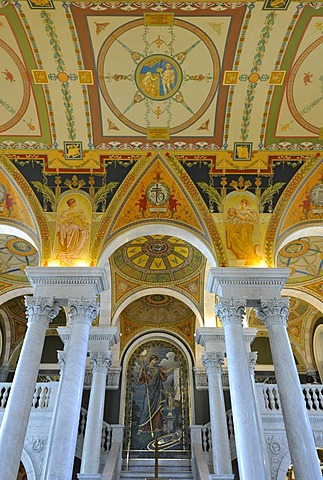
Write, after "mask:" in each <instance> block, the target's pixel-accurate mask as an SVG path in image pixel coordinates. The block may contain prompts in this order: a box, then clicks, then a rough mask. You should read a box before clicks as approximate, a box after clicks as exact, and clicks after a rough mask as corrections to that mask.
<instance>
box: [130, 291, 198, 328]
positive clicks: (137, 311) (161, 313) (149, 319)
mask: <svg viewBox="0 0 323 480" xmlns="http://www.w3.org/2000/svg"><path fill="white" fill-rule="evenodd" d="M122 315H123V316H126V317H128V318H129V319H135V320H136V321H138V320H140V323H142V324H145V325H166V324H167V325H172V324H175V323H178V322H182V321H184V320H187V319H188V318H191V317H192V310H191V309H190V308H189V307H188V306H187V305H185V304H184V303H183V302H181V301H180V300H177V299H176V298H174V297H170V296H168V295H161V294H159V293H158V294H154V295H146V296H145V297H142V298H139V299H138V300H135V301H134V302H132V303H131V304H130V305H128V306H127V307H126V308H125V309H124V310H123V312H122Z"/></svg>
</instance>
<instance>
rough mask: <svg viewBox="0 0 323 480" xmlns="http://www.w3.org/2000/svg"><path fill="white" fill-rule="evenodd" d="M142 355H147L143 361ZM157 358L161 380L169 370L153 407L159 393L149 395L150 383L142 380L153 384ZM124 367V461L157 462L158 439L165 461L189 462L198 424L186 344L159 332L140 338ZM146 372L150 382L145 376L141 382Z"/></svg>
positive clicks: (125, 359) (127, 357) (133, 345)
mask: <svg viewBox="0 0 323 480" xmlns="http://www.w3.org/2000/svg"><path fill="white" fill-rule="evenodd" d="M140 353H143V354H144V355H145V356H144V357H143V356H140ZM154 356H156V357H158V360H157V361H156V362H154V363H155V365H154V369H155V371H156V372H157V370H158V372H159V373H158V375H159V374H160V370H164V372H163V373H164V378H163V379H162V382H161V383H162V389H163V390H161V389H160V390H159V391H158V395H157V394H156V397H157V399H158V401H157V403H153V400H152V397H151V395H153V392H154V391H153V390H152V391H149V389H148V385H147V383H145V381H142V378H148V377H149V379H150V378H151V375H153V374H152V373H151V372H149V370H148V369H146V368H147V367H148V366H149V364H150V363H151V358H152V357H154ZM122 363H123V365H124V367H123V378H122V385H123V392H124V394H123V395H122V399H123V400H122V404H121V405H120V416H121V418H122V421H123V423H124V425H125V429H124V432H125V435H124V442H123V456H124V457H129V458H142V459H154V457H155V451H154V441H155V439H156V438H157V439H158V450H159V458H160V459H176V458H178V459H179V458H190V455H191V451H190V429H189V426H190V424H191V423H193V419H192V415H193V412H194V405H193V397H192V395H191V388H192V385H193V383H192V374H191V371H192V365H191V357H190V354H189V353H188V351H187V349H186V347H185V346H184V344H181V343H180V342H179V341H178V340H177V339H176V337H172V336H171V335H167V334H163V336H161V335H160V334H158V333H157V332H156V333H155V334H151V335H150V336H145V337H141V338H140V339H137V341H135V342H134V343H133V344H132V348H131V349H129V350H128V352H127V354H126V355H125V357H124V359H123V362H122ZM141 367H142V371H143V370H144V369H146V370H145V371H146V375H147V377H141V380H140V379H139V377H138V375H139V374H140V372H139V370H140V368H141ZM166 367H167V368H166ZM171 367H174V368H171ZM169 370H172V371H171V372H170V371H169ZM156 375H157V373H156ZM156 375H155V377H156ZM166 377H167V378H166ZM138 379H139V381H138ZM159 380H160V379H159ZM149 381H150V380H148V384H149ZM159 383H160V382H159ZM148 399H150V402H151V403H150V404H151V405H152V408H153V409H154V414H151V415H150V416H149V411H150V410H149V406H148V404H149V401H148ZM155 400H156V399H155ZM156 405H157V407H156ZM158 412H159V413H158ZM156 413H158V414H157V415H156ZM147 415H148V417H147ZM158 417H159V418H158ZM150 419H153V420H150ZM158 422H160V423H158Z"/></svg>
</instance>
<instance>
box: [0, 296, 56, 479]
mask: <svg viewBox="0 0 323 480" xmlns="http://www.w3.org/2000/svg"><path fill="white" fill-rule="evenodd" d="M25 304H26V315H27V318H28V324H27V325H28V328H27V332H26V336H25V339H24V343H23V347H22V350H21V354H20V357H19V361H18V365H17V369H16V373H15V377H14V380H13V383H12V387H11V392H10V396H9V401H8V404H7V407H6V409H5V413H4V417H3V421H2V425H1V428H0V452H1V453H0V457H1V462H0V480H9V479H14V478H17V474H18V469H19V464H20V459H21V454H22V451H23V447H24V441H25V436H26V431H27V426H28V420H29V415H30V410H31V405H32V400H33V396H34V391H35V384H36V381H37V374H38V370H39V365H40V360H41V354H42V350H43V346H44V340H45V335H46V330H47V327H48V325H49V322H50V320H52V319H53V318H54V317H56V315H57V314H58V312H59V307H58V305H57V304H56V303H55V302H54V299H53V298H43V297H26V298H25Z"/></svg>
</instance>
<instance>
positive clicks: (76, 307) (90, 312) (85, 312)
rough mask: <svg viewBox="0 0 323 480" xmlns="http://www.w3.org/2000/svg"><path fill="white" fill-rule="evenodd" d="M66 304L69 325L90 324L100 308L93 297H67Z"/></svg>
mask: <svg viewBox="0 0 323 480" xmlns="http://www.w3.org/2000/svg"><path fill="white" fill-rule="evenodd" d="M68 306H69V317H70V321H71V325H73V323H88V324H90V325H91V324H92V322H93V320H94V319H95V317H96V316H97V315H98V313H99V310H100V307H99V305H98V304H97V302H96V299H95V298H84V297H82V298H76V299H75V298H69V299H68Z"/></svg>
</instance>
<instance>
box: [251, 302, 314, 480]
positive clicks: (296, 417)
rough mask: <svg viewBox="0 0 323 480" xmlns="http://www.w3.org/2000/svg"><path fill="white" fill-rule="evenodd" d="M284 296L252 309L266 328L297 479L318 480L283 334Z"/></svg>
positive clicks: (310, 436)
mask: <svg viewBox="0 0 323 480" xmlns="http://www.w3.org/2000/svg"><path fill="white" fill-rule="evenodd" d="M288 305H289V300H288V299H282V298H281V299H277V298H276V299H272V300H266V301H261V302H260V305H259V307H257V308H256V309H255V310H256V313H257V315H258V316H259V318H260V319H261V320H262V321H263V322H264V324H265V325H266V327H267V329H268V334H269V341H270V347H271V354H272V358H273V363H274V367H275V374H276V379H277V385H278V391H279V398H280V401H281V406H282V411H283V417H284V423H285V429H286V435H287V441H288V446H289V451H290V455H291V458H292V462H293V467H294V471H295V477H296V479H297V480H308V479H311V480H321V478H322V476H321V472H320V467H319V461H318V457H317V454H316V448H315V443H314V438H313V432H312V429H311V425H310V422H309V418H308V414H307V411H306V406H305V401H304V397H303V394H302V390H301V386H300V382H299V378H298V373H297V369H296V365H295V361H294V357H293V353H292V349H291V345H290V342H289V338H288V334H287V316H288Z"/></svg>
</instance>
